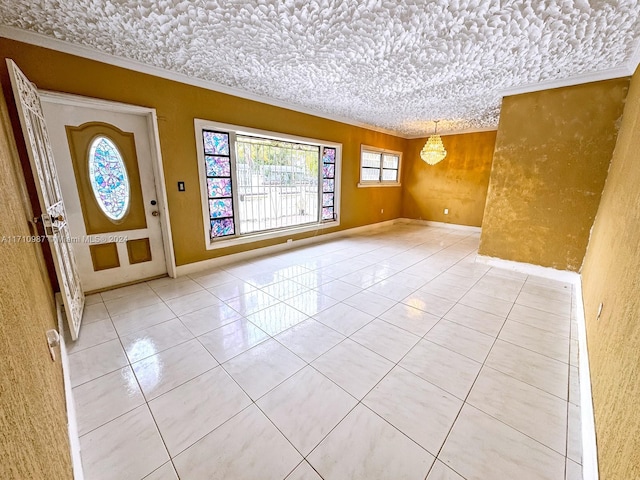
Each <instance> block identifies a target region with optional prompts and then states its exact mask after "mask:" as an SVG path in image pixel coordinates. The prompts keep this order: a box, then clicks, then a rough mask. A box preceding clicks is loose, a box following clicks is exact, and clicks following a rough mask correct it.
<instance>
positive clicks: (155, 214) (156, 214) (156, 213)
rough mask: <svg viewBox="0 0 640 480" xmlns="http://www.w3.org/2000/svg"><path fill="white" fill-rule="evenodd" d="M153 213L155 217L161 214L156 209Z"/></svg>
mask: <svg viewBox="0 0 640 480" xmlns="http://www.w3.org/2000/svg"><path fill="white" fill-rule="evenodd" d="M151 215H153V216H154V217H159V216H160V212H159V211H157V210H154V211H153V212H151Z"/></svg>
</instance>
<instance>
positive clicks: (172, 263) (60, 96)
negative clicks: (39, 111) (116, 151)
mask: <svg viewBox="0 0 640 480" xmlns="http://www.w3.org/2000/svg"><path fill="white" fill-rule="evenodd" d="M38 93H39V94H40V97H41V99H42V101H43V102H47V103H53V104H58V105H68V106H73V107H85V108H96V109H100V110H105V111H109V112H116V113H129V114H133V115H140V116H143V117H145V118H146V120H147V131H148V133H149V141H150V142H151V145H150V147H151V157H152V159H151V160H152V161H151V164H152V166H153V176H154V180H155V186H156V195H157V199H158V208H159V210H160V230H161V231H162V243H163V246H164V257H165V264H166V266H167V274H168V275H169V276H170V277H172V278H175V277H176V275H177V271H176V256H175V252H174V250H173V236H172V234H171V219H170V218H169V206H168V200H167V189H166V183H165V178H164V168H163V163H162V151H161V150H160V133H159V131H158V114H157V113H156V109H155V108H150V107H140V106H137V105H130V104H128V103H120V102H112V101H110V100H102V99H99V98H91V97H82V96H80V95H72V94H69V93H59V92H52V91H49V90H38Z"/></svg>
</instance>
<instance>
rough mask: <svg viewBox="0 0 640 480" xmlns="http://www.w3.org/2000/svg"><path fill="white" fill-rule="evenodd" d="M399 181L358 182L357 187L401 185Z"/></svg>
mask: <svg viewBox="0 0 640 480" xmlns="http://www.w3.org/2000/svg"><path fill="white" fill-rule="evenodd" d="M401 186H402V184H401V183H380V182H375V183H358V188H370V187H401Z"/></svg>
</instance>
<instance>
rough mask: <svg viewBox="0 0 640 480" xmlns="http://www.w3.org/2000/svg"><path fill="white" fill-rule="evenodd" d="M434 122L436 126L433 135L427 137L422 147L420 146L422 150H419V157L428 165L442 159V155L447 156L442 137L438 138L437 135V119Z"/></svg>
mask: <svg viewBox="0 0 640 480" xmlns="http://www.w3.org/2000/svg"><path fill="white" fill-rule="evenodd" d="M435 122H436V127H435V130H434V132H433V135H431V136H430V137H429V138H428V139H427V143H425V144H424V147H422V150H421V151H420V158H422V160H424V161H425V162H427V163H428V164H429V165H435V164H436V163H438V162H441V161H442V160H444V157H446V156H447V151H446V150H445V149H444V145H443V144H442V139H441V138H440V135H438V120H436V121H435Z"/></svg>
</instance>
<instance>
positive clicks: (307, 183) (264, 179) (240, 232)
mask: <svg viewBox="0 0 640 480" xmlns="http://www.w3.org/2000/svg"><path fill="white" fill-rule="evenodd" d="M195 123H196V137H197V141H198V156H199V157H200V158H199V169H200V173H201V183H202V192H203V215H204V219H205V230H206V235H207V245H208V248H216V247H218V246H223V245H226V244H229V243H232V242H233V241H234V239H235V241H236V243H237V242H239V241H250V240H251V238H252V237H255V236H257V235H260V236H261V237H264V236H266V235H268V236H279V235H286V234H287V233H289V232H290V231H292V230H296V231H298V230H299V231H304V230H312V229H315V228H318V227H323V226H324V225H325V224H327V223H330V224H332V225H335V224H336V223H337V222H338V205H339V203H338V196H339V192H338V185H339V184H338V175H339V168H340V153H341V148H340V145H339V144H332V143H327V142H323V141H320V140H313V139H306V138H299V137H291V136H287V135H281V136H279V135H278V134H276V133H272V132H261V131H256V130H253V129H245V128H241V127H235V126H232V125H222V124H213V123H211V122H206V121H203V120H196V122H195ZM220 240H226V242H221V241H220Z"/></svg>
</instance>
